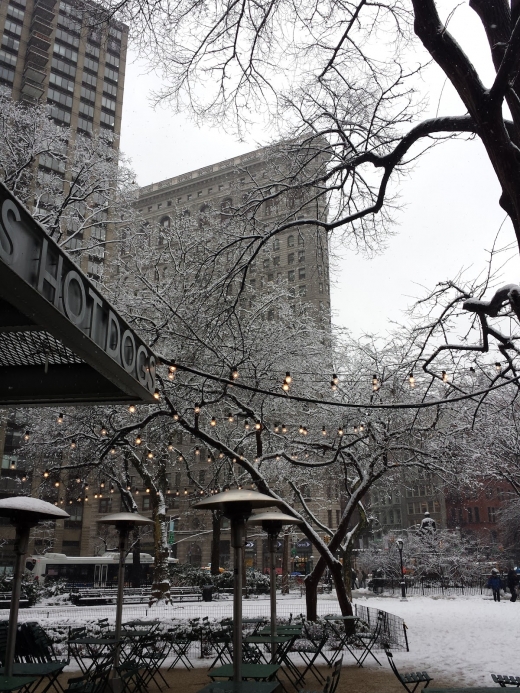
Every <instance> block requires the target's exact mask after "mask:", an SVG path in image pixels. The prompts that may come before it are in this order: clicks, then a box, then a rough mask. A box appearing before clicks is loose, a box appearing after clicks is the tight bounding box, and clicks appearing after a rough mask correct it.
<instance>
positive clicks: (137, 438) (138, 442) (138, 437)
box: [135, 433, 143, 445]
mask: <svg viewBox="0 0 520 693" xmlns="http://www.w3.org/2000/svg"><path fill="white" fill-rule="evenodd" d="M142 442H143V437H142V435H141V434H140V433H138V434H137V435H136V437H135V444H136V445H141V443H142Z"/></svg>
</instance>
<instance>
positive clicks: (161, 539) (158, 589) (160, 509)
mask: <svg viewBox="0 0 520 693" xmlns="http://www.w3.org/2000/svg"><path fill="white" fill-rule="evenodd" d="M151 492H152V493H153V496H152V520H153V522H154V524H153V538H154V545H155V560H154V570H153V585H152V595H151V597H150V606H152V604H156V603H157V602H159V601H165V602H167V603H168V602H171V597H170V575H169V570H168V555H169V551H168V534H167V527H166V505H165V503H164V496H163V494H162V493H161V492H160V491H155V489H152V490H151Z"/></svg>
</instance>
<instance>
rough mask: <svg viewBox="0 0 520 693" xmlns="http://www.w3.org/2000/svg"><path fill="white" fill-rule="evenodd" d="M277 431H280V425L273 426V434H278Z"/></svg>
mask: <svg viewBox="0 0 520 693" xmlns="http://www.w3.org/2000/svg"><path fill="white" fill-rule="evenodd" d="M279 429H280V424H277V423H275V425H274V432H275V433H278V431H279Z"/></svg>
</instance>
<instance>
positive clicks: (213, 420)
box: [210, 416, 217, 426]
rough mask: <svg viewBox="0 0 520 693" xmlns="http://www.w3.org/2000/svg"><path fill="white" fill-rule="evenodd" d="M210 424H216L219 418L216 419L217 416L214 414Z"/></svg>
mask: <svg viewBox="0 0 520 693" xmlns="http://www.w3.org/2000/svg"><path fill="white" fill-rule="evenodd" d="M210 425H211V426H216V425H217V420H216V418H215V417H214V416H213V417H212V419H211V421H210Z"/></svg>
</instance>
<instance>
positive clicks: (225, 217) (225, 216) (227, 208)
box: [220, 197, 233, 224]
mask: <svg viewBox="0 0 520 693" xmlns="http://www.w3.org/2000/svg"><path fill="white" fill-rule="evenodd" d="M232 204H233V200H232V199H231V198H230V197H227V198H226V199H225V200H222V202H221V204H220V223H221V224H227V223H228V222H229V218H230V214H231V206H232Z"/></svg>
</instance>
